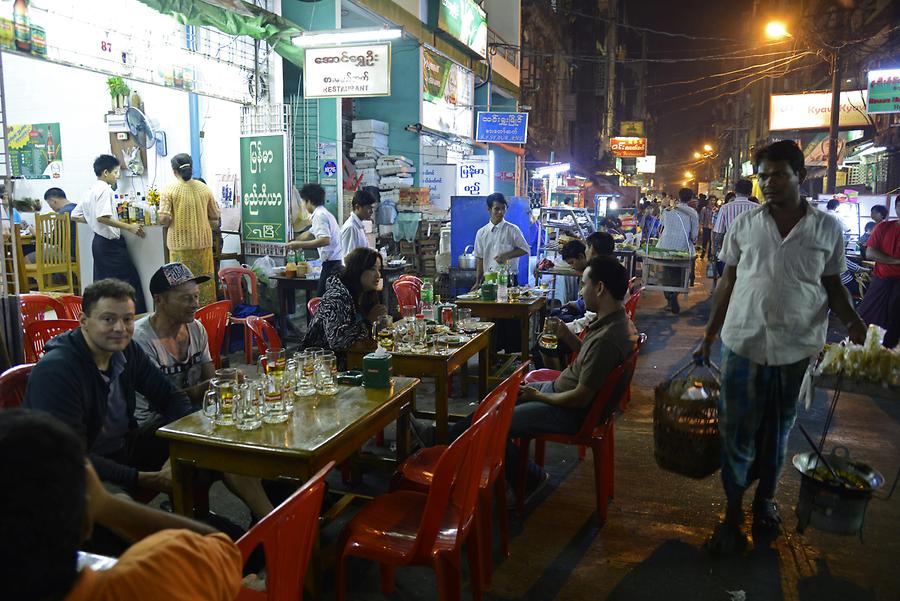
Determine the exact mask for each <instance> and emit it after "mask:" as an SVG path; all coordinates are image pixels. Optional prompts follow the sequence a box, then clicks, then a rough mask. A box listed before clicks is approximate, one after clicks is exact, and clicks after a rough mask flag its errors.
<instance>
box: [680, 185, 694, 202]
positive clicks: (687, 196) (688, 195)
mask: <svg viewBox="0 0 900 601" xmlns="http://www.w3.org/2000/svg"><path fill="white" fill-rule="evenodd" d="M693 197H694V191H693V190H691V189H690V188H682V189H681V190H679V191H678V200H680V201H681V202H688V201H689V200H691V199H692V198H693Z"/></svg>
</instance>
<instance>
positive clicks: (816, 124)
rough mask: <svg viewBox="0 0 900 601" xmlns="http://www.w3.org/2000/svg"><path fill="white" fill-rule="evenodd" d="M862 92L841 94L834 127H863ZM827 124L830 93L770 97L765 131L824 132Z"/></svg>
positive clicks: (863, 108)
mask: <svg viewBox="0 0 900 601" xmlns="http://www.w3.org/2000/svg"><path fill="white" fill-rule="evenodd" d="M866 96H867V92H866V90H854V91H848V92H841V98H840V107H841V114H840V116H839V117H838V127H866V126H868V125H869V120H868V118H866ZM829 125H831V92H814V93H809V94H772V95H771V100H770V105H769V131H788V130H794V129H822V130H826V129H828V127H829Z"/></svg>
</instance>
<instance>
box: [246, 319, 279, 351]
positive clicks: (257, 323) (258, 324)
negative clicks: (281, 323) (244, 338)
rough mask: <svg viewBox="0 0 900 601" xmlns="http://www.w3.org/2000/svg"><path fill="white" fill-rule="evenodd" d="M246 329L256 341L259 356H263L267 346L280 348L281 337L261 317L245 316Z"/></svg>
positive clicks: (267, 348)
mask: <svg viewBox="0 0 900 601" xmlns="http://www.w3.org/2000/svg"><path fill="white" fill-rule="evenodd" d="M247 329H249V330H250V333H251V334H252V336H253V340H254V341H255V342H256V348H257V350H259V356H260V357H263V356H265V354H266V351H267V350H269V348H273V349H280V348H283V347H282V346H281V338H280V337H279V336H278V332H277V331H276V330H275V328H274V327H273V326H272V324H270V323H269V322H267V321H266V320H265V319H263V318H262V317H259V316H258V315H250V316H248V317H247Z"/></svg>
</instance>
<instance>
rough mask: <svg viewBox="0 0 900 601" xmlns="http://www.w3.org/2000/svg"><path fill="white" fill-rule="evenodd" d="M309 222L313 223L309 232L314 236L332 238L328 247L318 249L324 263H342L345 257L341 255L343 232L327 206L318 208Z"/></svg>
mask: <svg viewBox="0 0 900 601" xmlns="http://www.w3.org/2000/svg"><path fill="white" fill-rule="evenodd" d="M309 220H310V223H312V226H311V227H310V228H309V231H310V233H311V234H312V235H313V236H315V237H316V238H325V237H328V238H331V241H330V242H329V243H328V244H327V245H325V246H320V247H318V248H317V249H316V250H318V251H319V258H320V259H322V260H323V261H342V260H343V259H344V255H343V254H341V230H340V229H339V228H338V223H337V219H335V218H334V215H332V214H331V212H330V211H329V210H328V209H326V208H325V205H321V206H318V207H316V209H315V210H314V211H313V213H312V215H310V218H309Z"/></svg>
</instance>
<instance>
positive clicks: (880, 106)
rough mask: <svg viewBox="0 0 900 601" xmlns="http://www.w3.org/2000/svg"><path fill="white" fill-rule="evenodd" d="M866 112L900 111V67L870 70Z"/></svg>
mask: <svg viewBox="0 0 900 601" xmlns="http://www.w3.org/2000/svg"><path fill="white" fill-rule="evenodd" d="M868 92H869V96H868V99H867V101H866V112H867V113H876V114H885V113H900V69H880V70H877V71H869V90H868Z"/></svg>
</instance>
